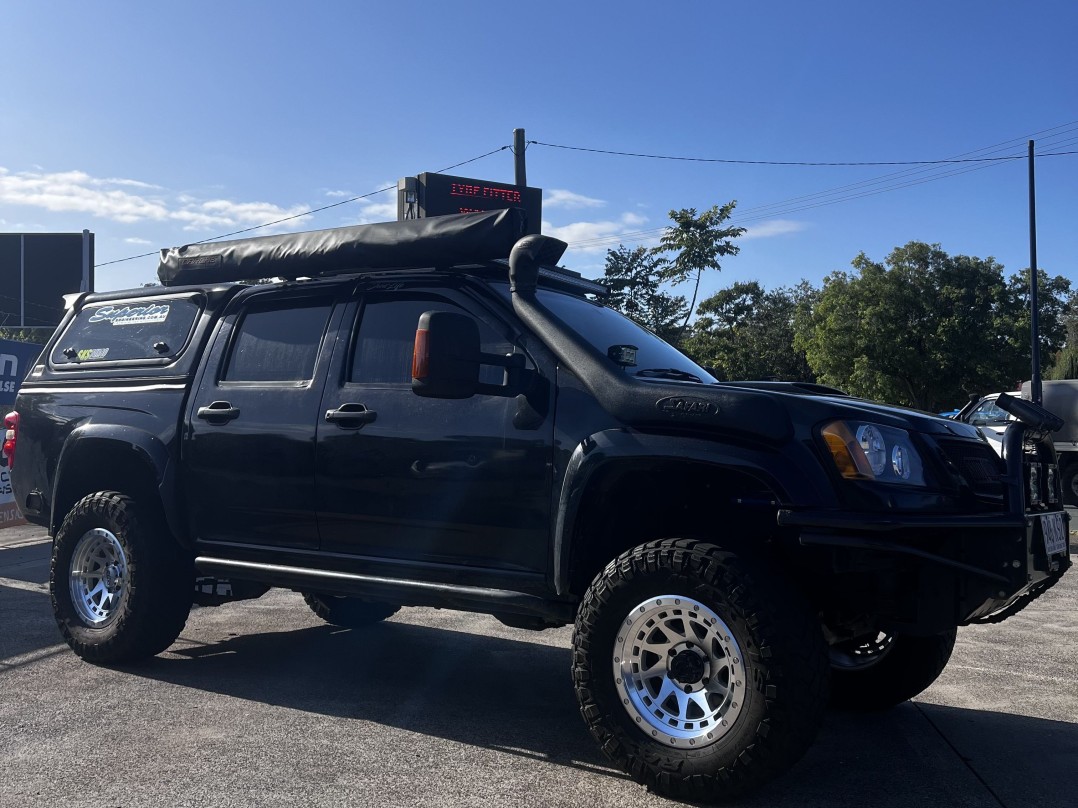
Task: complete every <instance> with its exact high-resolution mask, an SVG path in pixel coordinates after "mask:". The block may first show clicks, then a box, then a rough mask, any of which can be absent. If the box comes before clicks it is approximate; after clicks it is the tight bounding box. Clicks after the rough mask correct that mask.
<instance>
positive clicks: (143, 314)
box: [90, 303, 169, 325]
mask: <svg viewBox="0 0 1078 808" xmlns="http://www.w3.org/2000/svg"><path fill="white" fill-rule="evenodd" d="M168 312H169V307H168V306H167V305H163V306H162V305H156V304H152V303H151V304H150V305H148V306H121V307H117V306H102V307H101V308H99V309H98V310H97V311H95V312H94V313H93V316H92V317H90V322H91V323H101V322H108V323H111V324H112V325H144V324H146V323H163V322H165V320H167V319H168Z"/></svg>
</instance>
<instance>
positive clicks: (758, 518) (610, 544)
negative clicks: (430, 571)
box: [552, 430, 822, 597]
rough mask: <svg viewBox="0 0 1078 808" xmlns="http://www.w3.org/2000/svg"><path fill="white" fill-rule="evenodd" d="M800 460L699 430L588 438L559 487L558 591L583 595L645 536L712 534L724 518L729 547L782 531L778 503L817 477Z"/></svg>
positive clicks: (791, 497)
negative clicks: (704, 436) (696, 434)
mask: <svg viewBox="0 0 1078 808" xmlns="http://www.w3.org/2000/svg"><path fill="white" fill-rule="evenodd" d="M783 463H784V464H785V465H786V467H787V469H788V470H787V472H786V473H785V474H784V473H783V469H782V468H781V466H782V464H783ZM797 465H798V464H797V463H796V462H795V463H791V461H790V457H789V455H788V454H780V453H777V452H773V451H767V450H764V449H760V448H757V447H744V446H731V445H723V444H718V443H716V442H714V441H707V440H701V439H696V438H686V437H679V436H668V435H645V434H640V433H633V432H629V431H627V430H611V431H608V432H603V433H598V434H596V435H592V436H590V437H588V438H587V439H585V440H584V441H582V442H581V443H580V444H579V445H578V446H577V448H576V450H575V451H574V452H573V455H572V457H571V459H570V461H569V464H568V467H567V469H566V473H565V477H564V481H563V484H562V487H561V493H560V502H559V505H558V519H557V522H556V525H555V535H554V542H553V559H552V564H553V569H554V587H555V590H556V592H557V593H558V594H559V595H561V596H566V595H572V596H576V597H580V596H581V595H582V594H583V592H584V590H585V589H586V588H587V586H588V585H589V583H590V582H591V580H592V578H593V577H594V576H595V574H596V573H598V571H599V570H601V569H602V568H603V567H604V566H605V565H606V564H607V563H608V562H609V561H610V560H612V559H613V558H616V557H617V556H618V554H620V553H621V552H623V551H625V550H627V549H629V548H631V547H633V546H636V545H638V544H642V543H644V542H646V541H651V540H654V539H659V538H675V537H676V538H697V539H703V540H706V541H715V531H714V527H715V525H716V523H720V522H721V523H722V524H723V533H724V541H723V544H724V545H731V549H734V545H736V544H738V543H740V544H741V545H748V544H751V543H752V542H753V541H754V540H757V539H759V538H761V537H762V536H764V535H766V534H779V533H780V532H782V531H781V529H780V528H779V527H778V525H777V522H776V514H777V511H778V509H779V508H780V507H782V504H783V503H788V502H790V501H796V500H797V499H800V498H801V496H802V495H803V494H804V489H805V488H806V486H807V485H810V483H808V482H806V480H809V479H815V480H819V479H820V478H821V477H822V475H820V473H819V471H818V469H817V471H816V474H815V475H814V477H810V476H809V475H807V474H804V473H803V472H802V471H800V470H799V469H798V468H797ZM794 475H798V477H795V476H794ZM815 495H816V496H818V494H815ZM640 503H647V505H646V506H644V507H641V504H640ZM742 549H746V548H745V547H742Z"/></svg>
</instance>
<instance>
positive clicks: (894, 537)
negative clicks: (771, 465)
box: [778, 424, 1071, 632]
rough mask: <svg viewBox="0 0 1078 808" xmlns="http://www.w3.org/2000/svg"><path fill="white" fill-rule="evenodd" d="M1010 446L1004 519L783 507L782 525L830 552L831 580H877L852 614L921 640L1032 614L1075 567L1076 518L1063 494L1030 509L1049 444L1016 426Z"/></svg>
mask: <svg viewBox="0 0 1078 808" xmlns="http://www.w3.org/2000/svg"><path fill="white" fill-rule="evenodd" d="M1004 443H1005V447H1006V451H1005V457H1006V458H1007V460H1006V473H1005V474H1004V475H1003V477H1002V480H1001V481H1002V483H1003V487H1004V508H1003V510H1002V511H997V512H995V513H967V514H961V513H960V514H911V513H895V512H886V513H879V512H876V513H864V512H860V513H852V512H845V511H833V510H828V511H822V510H795V509H783V510H780V511H779V513H778V524H779V525H780V526H781V527H785V528H795V529H797V531H798V535H799V540H800V544H801V546H802V547H804V548H806V549H809V552H811V550H812V549H816V550H826V551H828V556H827V557H828V559H829V561H830V564H831V572H832V573H834V574H836V575H842V574H843V573H846V574H847V575H848V576H857V575H861V576H862V577H869V578H874V583H873V585H872V586H869V587H865V588H864V592H863V593H862V595H861V600H860V601H859V602H857V603H847V604H844V605H846V606H847V607H852V608H858V607H860V608H862V609H863V610H864V611H867V612H874V613H876V614H878V615H879V617H880V618H881V619H882V620H883V621H884V622H889V623H891V624H892V625H895V626H896V627H898V628H905V629H907V630H914V631H918V632H931V631H942V630H944V629H946V628H949V627H953V626H955V625H967V624H969V623H976V622H997V621H999V620H1002V619H1005V618H1007V617H1009V616H1011V615H1013V614H1015V613H1017V612H1018V611H1020V610H1021V609H1022V608H1024V607H1025V605H1026V604H1028V603H1029V602H1031V601H1032V600H1033V599H1035V598H1036V597H1038V596H1039V595H1040V594H1042V593H1043V592H1044V591H1046V590H1047V589H1048V588H1050V587H1051V586H1052V585H1053V584H1055V582H1056V581H1057V580H1058V579H1059V578H1060V577H1061V576H1062V575H1063V573H1064V572H1065V571H1066V570H1067V569H1068V568H1069V567H1070V566H1071V558H1070V553H1069V546H1068V542H1067V539H1068V538H1069V535H1070V516H1069V515H1068V514H1067V513H1066V511H1064V510H1063V507H1062V504H1061V503H1060V502H1059V498H1058V492H1053V496H1045V497H1042V498H1041V502H1048V503H1050V504H1041V503H1038V504H1036V505H1030V504H1029V503H1028V502H1027V499H1028V497H1027V493H1028V491H1029V481H1030V471H1029V469H1030V467H1031V466H1038V467H1048V466H1051V465H1054V464H1055V462H1056V458H1055V451H1054V449H1053V448H1052V444H1051V440H1050V439H1049V438H1048V437H1047V436H1044V435H1037V436H1029V435H1028V434H1027V430H1026V429H1025V428H1024V427H1023V426H1022V425H1021V424H1015V425H1014V426H1012V427H1011V428H1010V429H1009V430H1008V432H1007V434H1006V435H1005V436H1004ZM1038 476H1039V475H1038ZM1045 476H1047V475H1045ZM1055 477H1056V478H1058V475H1055ZM1035 479H1036V477H1035ZM1060 529H1061V530H1062V541H1061V537H1060ZM1046 531H1047V533H1048V538H1047V540H1046V537H1045V533H1046ZM1050 550H1051V552H1050ZM843 580H846V581H849V580H853V579H852V578H850V577H847V578H845V579H843Z"/></svg>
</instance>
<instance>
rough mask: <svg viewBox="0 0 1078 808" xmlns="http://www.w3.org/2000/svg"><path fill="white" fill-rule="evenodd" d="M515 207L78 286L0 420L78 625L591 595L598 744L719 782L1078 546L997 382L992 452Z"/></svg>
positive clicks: (640, 772)
mask: <svg viewBox="0 0 1078 808" xmlns="http://www.w3.org/2000/svg"><path fill="white" fill-rule="evenodd" d="M523 233H524V230H523V227H522V219H521V213H520V211H516V210H508V211H500V212H495V213H485V214H469V215H462V216H448V217H441V218H432V219H426V220H419V221H413V222H393V223H386V224H374V225H367V226H360V227H351V228H342V229H337V230H327V231H320V232H311V233H301V234H298V235H283V236H271V237H265V238H251V239H243V240H239V241H232V242H222V243H218V244H207V245H196V246H188V247H183V248H180V249H174V250H169V251H166V252H165V253H163V255H162V261H161V266H160V270H159V274H160V278H161V280H162V282H163V284H164V286H163V287H156V288H149V289H138V290H133V291H126V292H109V293H101V294H87V295H81V296H75V297H72V298H70V299H69V300H68V303H67V306H68V310H67V313H66V315H65V317H64V320H63V322H62V323H61V325H60V326H59V328H58V329H57V331H56V334H55V335H54V336H53V338H52V340H51V341H50V342H49V345H48V347H47V348H46V350H45V351H44V353H43V354H42V356H41V358H40V360H39V361H38V363H37V365H36V367H34V368H33V369H32V371H31V373H30V374H29V377H28V378H27V380H26V382H25V383H24V385H23V387H22V390H21V391H20V393H19V396H18V403H17V407H16V409H17V412H15V413H12V414H10V415H9V416H8V417H7V428H8V434H7V440H6V441H5V443H4V449H5V452H6V453H7V455H8V459H9V462H10V463H12V464H13V466H14V475H13V476H14V487H15V492H16V495H17V497H18V500H17V501H18V504H19V505H20V507H21V508H22V509H23V511H24V513H25V514H26V516H27V518H28V519H30V520H31V521H32V522H35V523H37V524H40V525H43V526H45V527H47V528H48V530H49V532H50V535H52V536H54V537H55V539H54V545H53V560H52V574H51V588H52V602H53V607H54V609H55V612H56V618H57V621H58V623H59V627H60V631H61V632H62V634H63V636H64V638H65V639H66V640H67V642H68V644H69V645H70V646H71V647H72V648H73V649H74V650H75V652H76V653H77V654H79V655H80V656H81V657H83V658H84V659H87V660H90V661H92V662H97V663H103V664H111V663H119V662H127V661H131V660H135V659H138V658H140V657H145V656H147V655H152V654H156V653H158V652H160V651H163V650H164V649H165V648H167V647H168V646H169V645H170V644H171V643H172V642H173V641H174V640H175V639H176V637H177V636H178V635H179V633H180V631H181V630H182V628H183V626H184V622H185V620H186V619H187V615H188V611H189V609H190V606H191V603H192V595H193V598H194V601H195V602H197V603H200V604H209V605H212V604H216V603H221V602H224V601H226V600H235V599H241V598H249V597H258V596H259V595H261V594H262V593H263V592H265V591H266V590H267V589H268V588H269V587H271V586H280V587H288V588H291V589H294V590H296V591H299V592H302V593H303V596H304V599H305V600H306V602H307V604H308V605H309V606H310V607H311V608H312V609H313V610H314V611H315V613H317V614H318V615H319V616H320V617H322V618H324V619H325V620H327V621H329V622H331V623H334V624H338V625H344V626H352V627H361V626H364V625H366V624H370V623H373V622H375V621H379V620H383V619H385V618H386V617H388V616H390V615H392V614H393V613H394V612H396V611H397V610H398V609H399V608H400V607H401V606H411V605H426V606H438V607H446V608H453V609H465V610H471V611H478V612H487V613H490V614H493V615H495V616H497V617H498V618H500V619H501V620H503V621H504V622H506V623H508V624H510V625H513V626H523V627H528V628H537V629H538V628H545V627H549V626H559V625H565V624H568V623H573V622H574V621H575V629H574V632H573V640H572V678H573V683H574V685H575V688H576V693H577V696H578V698H579V701H580V709H581V713H582V715H583V717H584V720H585V721H586V722H587V725H588V727H589V729H590V730H591V732H592V734H593V735H594V736H595V738H596V740H597V741H598V743H599V745H600V746H601V747H602V750H603V751H604V752H605V753H606V754H607V755H608V756H609V757H610V758H611V759H612V760H613V761H614V762H615V763H616V764H617V765H619V766H621V767H622V768H623V769H624V770H625V771H627V772H628V773H629V774H630V775H631V776H632V777H634V778H635V779H636V780H638V781H640V782H642V783H646V784H648V785H649V786H651V787H653V788H654V789H656V790H658V791H661V792H663V793H665V794H668V795H672V796H676V797H681V798H686V799H692V800H699V799H705V800H706V799H717V798H726V797H731V796H734V795H737V794H741V793H744V792H746V791H748V790H750V789H752V788H754V787H756V786H758V785H760V784H761V783H763V782H765V781H767V780H768V779H770V778H772V777H774V776H775V775H777V774H778V773H780V772H782V771H783V770H785V769H786V768H788V767H789V766H790V765H791V764H792V763H793V762H794V761H795V760H797V759H798V757H800V756H801V754H802V753H803V752H804V751H805V749H806V748H807V747H808V745H809V744H810V742H811V741H812V738H813V737H814V735H815V733H816V730H817V727H818V725H819V723H820V720H821V716H822V713H823V710H824V707H825V704H826V702H827V700H828V695H829V692H830V697H831V699H832V700H833V701H836V702H839V703H842V704H844V705H848V706H851V707H855V708H868V709H875V708H882V707H887V706H890V705H893V704H896V703H898V702H901V701H902V700H904V699H908V698H910V697H911V696H914V695H915V694H917V693H919V692H921V691H922V690H923V689H924V688H925V687H927V686H928V685H929V684H931V682H932V681H933V680H934V679H935V678H936V677H937V676H938V675H939V673H940V671H941V670H942V669H943V667H944V665H945V664H946V663H947V660H948V657H949V656H950V654H951V649H952V647H953V645H954V641H955V629H956V627H958V626H962V625H967V624H970V623H984V622H995V621H998V620H1001V619H1004V618H1006V617H1008V616H1010V615H1012V614H1014V613H1015V612H1017V611H1019V610H1020V609H1021V608H1022V607H1023V606H1024V605H1025V604H1027V603H1028V602H1029V601H1030V600H1032V599H1033V598H1035V597H1037V596H1038V595H1039V594H1040V593H1041V592H1043V591H1044V590H1046V589H1047V588H1048V587H1050V586H1051V585H1052V584H1053V583H1055V581H1056V580H1057V579H1058V578H1059V577H1060V575H1062V574H1063V572H1064V570H1066V569H1067V567H1068V566H1069V565H1070V556H1069V554H1068V548H1067V541H1066V537H1067V526H1068V518H1067V515H1066V514H1065V512H1064V511H1063V509H1062V507H1061V505H1060V489H1059V476H1058V473H1057V469H1056V459H1055V453H1054V450H1053V448H1052V443H1051V440H1050V439H1049V434H1050V432H1051V430H1052V429H1053V428H1054V426H1055V425H1056V422H1055V420H1054V419H1053V416H1051V415H1049V414H1048V413H1046V412H1045V411H1044V410H1043V409H1040V408H1038V407H1036V406H1034V405H1032V404H1030V403H1028V402H1021V401H1015V400H1009V401H1001V404H1000V406H1005V407H1010V408H1011V409H1010V411H1011V412H1013V413H1014V414H1015V415H1016V416H1017V418H1018V420H1017V421H1016V422H1015V423H1014V424H1013V425H1012V426H1011V427H1010V428H1009V429H1008V431H1007V434H1006V436H1005V438H1004V439H1005V441H1006V444H1007V447H1008V451H1007V453H1006V461H1004V460H1001V459H1000V457H999V456H998V455H997V454H996V453H995V452H994V451H992V449H991V448H990V447H989V446H988V444H987V443H985V441H984V439H983V438H982V437H980V436H979V435H978V433H977V430H976V429H975V428H974V427H972V426H969V425H967V424H962V423H958V422H955V421H949V420H945V419H942V418H936V417H932V416H929V415H925V414H923V413H918V412H913V411H910V410H901V409H896V408H894V407H886V406H881V405H878V404H873V403H870V402H868V401H862V400H857V399H853V398H850V397H848V396H845V395H843V394H841V393H840V392H839V391H836V390H832V389H829V388H824V387H819V386H815V385H801V384H786V383H766V382H759V383H724V384H720V383H717V382H716V381H715V380H714V379H713V378H712V377H711V376H710V375H709V374H708V373H707V372H706V371H705V370H704V369H703V368H701V367H699V366H697V365H696V364H694V363H693V362H692V361H691V360H689V359H688V358H686V357H685V356H683V355H682V354H680V353H679V352H678V351H676V350H675V349H674V348H672V347H670V346H669V345H667V344H666V343H664V342H662V341H661V340H659V339H658V338H656V337H655V336H654V335H652V334H650V333H648V332H647V331H645V330H643V329H641V328H639V327H638V326H636V325H635V324H634V323H632V322H631V321H629V320H627V319H625V318H624V317H622V316H621V315H619V314H617V313H615V312H614V311H611V310H610V309H607V308H604V307H603V306H602V304H601V302H596V301H595V300H594V299H593V298H596V297H598V298H601V297H602V295H603V293H604V291H605V290H604V289H603V288H602V287H600V286H598V285H596V284H594V283H591V282H589V281H585V280H583V279H581V278H580V277H579V276H578V275H576V274H574V273H571V272H569V271H567V270H564V269H559V268H556V266H555V265H556V263H557V261H558V260H559V258H560V257H561V254H562V251H563V250H564V247H565V245H564V244H562V243H561V242H558V241H556V240H554V239H551V238H547V237H543V236H524V237H522V236H523ZM245 278H246V279H250V278H279V279H283V280H279V281H276V282H272V283H245V282H243V281H242V279H245ZM16 447H17V448H16ZM522 673H523V672H522Z"/></svg>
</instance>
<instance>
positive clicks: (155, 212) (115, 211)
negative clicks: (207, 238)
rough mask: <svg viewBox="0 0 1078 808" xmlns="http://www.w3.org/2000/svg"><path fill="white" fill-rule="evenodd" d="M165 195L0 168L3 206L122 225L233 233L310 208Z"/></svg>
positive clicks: (292, 223)
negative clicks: (147, 224) (172, 224)
mask: <svg viewBox="0 0 1078 808" xmlns="http://www.w3.org/2000/svg"><path fill="white" fill-rule="evenodd" d="M163 191H164V189H162V188H161V187H160V186H157V185H153V184H151V183H148V182H142V181H141V180H132V179H121V178H100V177H93V176H91V175H90V174H87V173H86V172H84V171H59V172H51V173H50V172H45V171H23V172H18V173H13V172H11V171H9V170H8V169H6V168H3V167H0V203H6V204H10V205H21V206H26V207H34V208H42V209H44V210H48V211H51V212H54V213H86V214H90V215H93V216H96V217H99V218H102V219H109V220H111V221H115V222H120V223H122V224H133V223H136V222H145V221H154V222H169V221H173V222H178V223H180V224H181V225H183V228H184V229H185V230H211V229H218V230H220V229H233V228H236V227H245V226H246V227H250V226H254V225H260V224H262V223H263V222H270V221H276V220H278V219H286V218H289V217H293V216H299V214H302V213H303V212H304V211H306V210H307V209H308V206H307V205H292V206H290V207H282V206H280V205H275V204H273V203H272V202H236V201H234V200H231V199H211V200H200V199H198V198H196V197H194V196H192V195H191V194H189V193H183V194H178V195H176V196H172V197H169V196H168V195H167V194H166V193H164V192H163ZM139 192H153V193H139ZM158 192H160V193H158ZM303 218H304V217H300V218H296V219H289V221H288V222H282V223H281V224H279V225H277V226H276V227H275V228H273V230H281V229H292V228H294V227H297V226H299V225H300V224H301V222H302V221H303ZM267 232H272V230H267Z"/></svg>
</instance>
